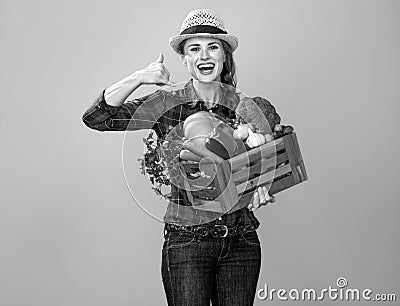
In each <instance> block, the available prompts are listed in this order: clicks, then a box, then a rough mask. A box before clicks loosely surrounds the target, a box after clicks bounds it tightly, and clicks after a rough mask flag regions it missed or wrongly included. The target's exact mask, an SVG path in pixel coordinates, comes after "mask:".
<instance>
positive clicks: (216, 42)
mask: <svg viewBox="0 0 400 306" xmlns="http://www.w3.org/2000/svg"><path fill="white" fill-rule="evenodd" d="M214 44H217V45H219V44H220V43H219V42H218V41H213V42H210V43H208V44H207V45H208V46H210V45H214ZM193 46H196V47H197V46H200V44H196V43H193V44H190V45H188V46H187V47H188V48H190V47H193Z"/></svg>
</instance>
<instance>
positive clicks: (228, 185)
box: [180, 133, 307, 212]
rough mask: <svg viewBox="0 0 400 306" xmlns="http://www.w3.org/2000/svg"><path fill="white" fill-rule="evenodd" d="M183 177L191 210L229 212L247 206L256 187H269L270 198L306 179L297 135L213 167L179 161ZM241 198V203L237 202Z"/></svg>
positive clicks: (185, 194)
mask: <svg viewBox="0 0 400 306" xmlns="http://www.w3.org/2000/svg"><path fill="white" fill-rule="evenodd" d="M180 168H181V173H182V175H184V176H185V179H184V184H185V192H184V196H186V197H187V200H188V201H190V202H191V203H192V205H193V207H194V208H196V209H199V210H206V211H215V212H228V211H230V210H232V211H233V210H236V209H240V208H242V207H244V206H247V205H248V204H249V203H250V201H251V198H252V196H253V194H254V191H255V189H256V188H257V187H258V186H268V187H269V193H270V194H271V195H274V194H277V193H278V192H280V191H282V190H285V189H287V188H290V187H292V186H294V185H297V184H299V183H301V182H303V181H305V180H307V173H306V169H305V166H304V162H303V159H302V156H301V152H300V148H299V144H298V141H297V137H296V133H291V134H288V135H285V136H283V137H281V138H278V139H276V140H274V141H272V142H269V143H266V144H263V145H261V146H259V147H256V148H253V149H251V150H249V151H247V152H244V153H242V154H239V155H237V156H234V157H233V158H231V159H228V160H225V161H224V162H222V163H220V164H218V165H215V164H214V163H210V162H207V161H206V160H204V159H203V162H202V163H201V164H200V165H199V163H195V162H181V164H180ZM239 199H240V201H239Z"/></svg>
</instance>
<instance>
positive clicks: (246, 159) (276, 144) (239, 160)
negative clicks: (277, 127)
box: [230, 138, 284, 171]
mask: <svg viewBox="0 0 400 306" xmlns="http://www.w3.org/2000/svg"><path fill="white" fill-rule="evenodd" d="M282 149H284V143H283V139H282V138H279V139H277V140H274V141H271V142H268V143H265V144H263V145H261V146H259V147H256V148H253V149H251V150H249V151H247V152H244V153H242V154H240V155H236V156H234V157H232V158H231V159H230V162H231V168H232V170H233V171H236V170H237V169H241V168H242V167H243V166H247V165H248V164H249V163H253V162H255V161H257V160H259V159H260V158H268V157H270V156H272V155H274V154H276V152H277V151H279V150H282Z"/></svg>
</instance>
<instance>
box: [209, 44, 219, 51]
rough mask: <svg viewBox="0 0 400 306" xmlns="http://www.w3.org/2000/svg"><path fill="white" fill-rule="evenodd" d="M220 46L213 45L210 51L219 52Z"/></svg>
mask: <svg viewBox="0 0 400 306" xmlns="http://www.w3.org/2000/svg"><path fill="white" fill-rule="evenodd" d="M218 49H219V46H218V45H211V46H210V50H218Z"/></svg>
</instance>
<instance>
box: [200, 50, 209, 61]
mask: <svg viewBox="0 0 400 306" xmlns="http://www.w3.org/2000/svg"><path fill="white" fill-rule="evenodd" d="M209 57H210V54H209V53H208V48H201V53H200V58H201V59H206V58H209Z"/></svg>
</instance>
